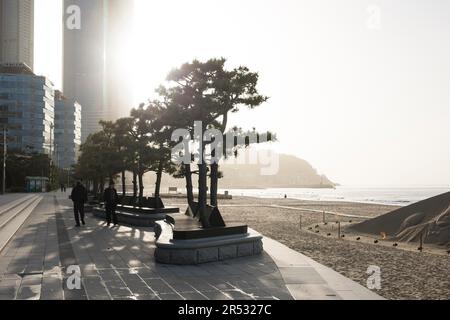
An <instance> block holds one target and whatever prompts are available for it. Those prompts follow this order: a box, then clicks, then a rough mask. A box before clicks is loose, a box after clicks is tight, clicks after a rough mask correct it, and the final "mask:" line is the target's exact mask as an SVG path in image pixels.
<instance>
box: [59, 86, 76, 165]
mask: <svg viewBox="0 0 450 320" xmlns="http://www.w3.org/2000/svg"><path fill="white" fill-rule="evenodd" d="M80 145H81V105H80V104H79V103H78V102H76V101H75V100H72V99H68V98H66V97H64V96H63V94H62V93H61V92H59V91H56V93H55V150H56V159H54V160H55V161H56V162H57V165H58V167H60V168H63V169H70V168H71V167H72V165H74V164H75V163H76V162H77V160H78V156H79V152H80Z"/></svg>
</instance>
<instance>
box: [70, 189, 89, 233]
mask: <svg viewBox="0 0 450 320" xmlns="http://www.w3.org/2000/svg"><path fill="white" fill-rule="evenodd" d="M70 198H71V199H72V201H73V211H74V214H75V222H76V223H77V224H76V226H75V227H77V228H79V227H80V226H81V225H80V218H81V223H82V224H83V226H84V225H86V222H85V221H84V204H85V203H86V202H87V199H88V197H87V190H86V188H85V187H84V186H83V185H82V184H81V182H80V181H78V182H77V185H76V186H75V187H74V188H73V190H72V193H71V195H70Z"/></svg>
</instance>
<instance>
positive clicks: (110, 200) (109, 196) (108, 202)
mask: <svg viewBox="0 0 450 320" xmlns="http://www.w3.org/2000/svg"><path fill="white" fill-rule="evenodd" d="M114 186H115V184H114V181H111V182H110V183H109V187H108V188H106V189H105V192H104V193H103V200H104V201H105V208H106V223H107V224H108V227H109V226H110V225H111V220H112V222H113V223H114V227H116V226H117V225H118V224H119V222H118V221H117V214H116V207H117V204H118V203H119V195H118V194H117V190H116V189H115V188H114Z"/></svg>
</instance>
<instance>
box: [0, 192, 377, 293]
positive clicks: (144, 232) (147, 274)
mask: <svg viewBox="0 0 450 320" xmlns="http://www.w3.org/2000/svg"><path fill="white" fill-rule="evenodd" d="M14 199H16V198H14ZM2 201H6V200H2V199H0V204H3V202H2ZM86 223H87V224H86V226H84V227H82V228H75V222H74V219H73V210H72V203H71V201H70V200H69V199H68V193H67V194H66V193H49V194H45V195H44V196H43V197H42V200H41V201H40V202H39V204H38V205H37V206H36V207H35V208H34V210H33V211H32V212H31V214H30V215H29V216H28V218H27V219H26V221H25V222H24V223H23V225H22V226H21V227H20V228H19V229H18V230H17V232H16V233H15V235H14V236H13V238H12V239H11V241H9V242H8V244H7V245H6V246H5V247H4V249H3V250H2V251H1V252H0V300H12V299H18V300H39V299H41V300H54V299H66V300H130V299H131V300H207V299H211V300H277V299H280V300H292V299H321V300H322V299H333V300H341V299H381V297H379V296H378V295H376V294H375V293H372V292H371V291H369V290H368V289H366V288H364V287H362V286H360V285H359V284H356V283H355V282H353V281H351V280H349V279H347V278H345V277H343V276H342V275H340V274H338V273H336V272H334V271H333V270H331V269H329V268H326V267H324V266H322V265H320V264H318V263H317V262H315V261H313V260H311V259H309V258H308V257H306V256H304V255H302V254H300V253H297V252H295V251H293V250H291V249H289V248H287V247H286V246H284V245H282V244H280V243H278V242H276V241H274V240H272V239H268V238H265V239H264V246H265V252H264V254H262V255H260V256H255V257H247V258H239V259H235V260H229V261H224V262H216V263H209V264H203V265H199V266H169V265H161V264H157V263H156V262H155V260H154V251H155V238H154V233H153V229H151V228H134V227H127V226H120V227H119V228H115V229H112V228H107V227H106V223H105V222H103V221H100V220H97V219H95V218H93V217H92V215H91V214H87V217H86ZM1 232H2V231H1V230H0V234H1ZM78 270H79V271H80V272H81V283H80V286H79V287H78V288H73V287H71V285H74V284H75V286H76V280H74V277H73V275H74V274H76V273H77V271H78Z"/></svg>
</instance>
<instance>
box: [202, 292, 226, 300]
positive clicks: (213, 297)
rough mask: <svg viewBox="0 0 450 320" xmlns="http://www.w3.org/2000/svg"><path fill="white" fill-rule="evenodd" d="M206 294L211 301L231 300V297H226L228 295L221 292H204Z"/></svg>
mask: <svg viewBox="0 0 450 320" xmlns="http://www.w3.org/2000/svg"><path fill="white" fill-rule="evenodd" d="M202 294H204V295H205V296H206V297H207V298H208V299H209V300H230V299H231V298H230V296H228V295H226V293H224V292H221V291H203V292H202Z"/></svg>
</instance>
